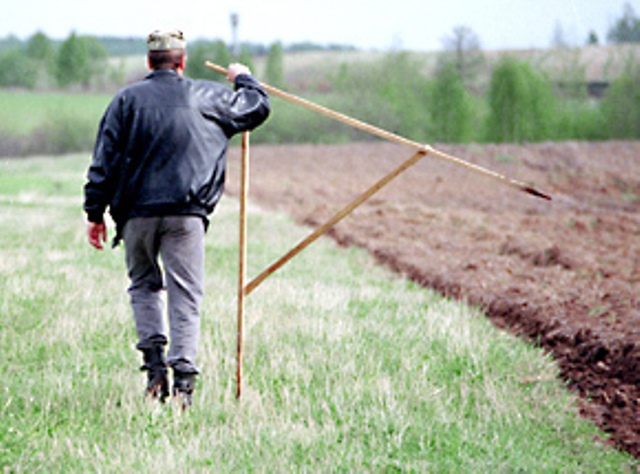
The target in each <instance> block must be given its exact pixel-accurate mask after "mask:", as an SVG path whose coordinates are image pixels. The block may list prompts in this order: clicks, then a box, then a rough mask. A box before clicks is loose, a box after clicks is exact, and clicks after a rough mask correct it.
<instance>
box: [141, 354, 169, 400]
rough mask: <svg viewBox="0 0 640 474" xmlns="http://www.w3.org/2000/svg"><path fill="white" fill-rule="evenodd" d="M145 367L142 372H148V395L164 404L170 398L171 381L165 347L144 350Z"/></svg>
mask: <svg viewBox="0 0 640 474" xmlns="http://www.w3.org/2000/svg"><path fill="white" fill-rule="evenodd" d="M142 356H143V359H144V365H143V366H142V367H140V370H146V371H147V395H148V396H149V397H151V398H153V399H157V400H160V402H161V403H164V401H165V399H166V398H167V397H168V396H169V379H168V377H167V361H166V359H165V356H164V346H161V345H157V346H153V347H152V348H150V349H142Z"/></svg>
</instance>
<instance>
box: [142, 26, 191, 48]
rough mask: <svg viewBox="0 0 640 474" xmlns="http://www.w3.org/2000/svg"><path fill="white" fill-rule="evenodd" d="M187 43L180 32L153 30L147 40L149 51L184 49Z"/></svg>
mask: <svg viewBox="0 0 640 474" xmlns="http://www.w3.org/2000/svg"><path fill="white" fill-rule="evenodd" d="M186 47H187V41H186V40H185V39H184V34H183V33H182V31H180V30H166V31H162V30H155V31H154V32H153V33H150V34H149V37H148V38H147V49H148V50H149V51H166V50H169V49H185V48H186Z"/></svg>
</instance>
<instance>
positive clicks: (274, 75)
mask: <svg viewBox="0 0 640 474" xmlns="http://www.w3.org/2000/svg"><path fill="white" fill-rule="evenodd" d="M264 80H265V82H267V83H268V84H269V85H271V86H274V87H283V86H284V53H283V51H282V43H280V42H279V41H278V42H276V43H273V44H272V45H271V46H270V47H269V54H268V56H267V64H266V66H265V71H264Z"/></svg>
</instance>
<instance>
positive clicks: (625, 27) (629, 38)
mask: <svg viewBox="0 0 640 474" xmlns="http://www.w3.org/2000/svg"><path fill="white" fill-rule="evenodd" d="M607 39H608V40H609V41H610V42H612V43H638V42H640V19H639V18H638V17H637V16H636V13H635V11H634V9H633V7H632V6H631V4H630V3H625V5H624V9H623V14H622V18H619V19H618V20H617V21H616V22H615V23H614V25H613V26H612V27H611V28H610V29H609V32H608V34H607Z"/></svg>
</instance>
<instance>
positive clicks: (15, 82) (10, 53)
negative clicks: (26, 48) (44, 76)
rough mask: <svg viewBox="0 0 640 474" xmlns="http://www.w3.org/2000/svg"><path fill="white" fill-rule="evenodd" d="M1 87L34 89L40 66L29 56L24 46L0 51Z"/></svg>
mask: <svg viewBox="0 0 640 474" xmlns="http://www.w3.org/2000/svg"><path fill="white" fill-rule="evenodd" d="M0 64H2V67H1V68H0V87H25V88H27V89H33V88H34V87H35V85H36V82H37V78H38V74H37V70H38V67H37V65H36V63H35V61H34V60H32V59H30V58H28V57H27V56H26V55H25V54H24V52H23V51H22V48H14V49H9V50H5V51H1V52H0Z"/></svg>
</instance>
